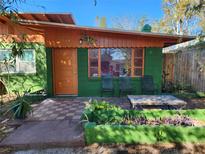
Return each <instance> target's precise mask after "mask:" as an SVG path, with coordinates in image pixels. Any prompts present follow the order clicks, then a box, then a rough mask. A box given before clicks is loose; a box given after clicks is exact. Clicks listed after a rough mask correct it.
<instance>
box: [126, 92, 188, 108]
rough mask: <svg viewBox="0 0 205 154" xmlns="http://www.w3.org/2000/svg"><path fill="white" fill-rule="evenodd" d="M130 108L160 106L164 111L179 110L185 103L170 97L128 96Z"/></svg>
mask: <svg viewBox="0 0 205 154" xmlns="http://www.w3.org/2000/svg"><path fill="white" fill-rule="evenodd" d="M128 99H129V101H130V105H131V108H132V109H134V108H135V107H137V108H138V109H142V108H143V106H144V107H150V106H154V107H157V106H160V107H162V108H164V109H179V108H183V107H185V106H186V104H187V103H186V102H185V101H183V100H181V99H179V98H176V97H174V96H172V95H128Z"/></svg>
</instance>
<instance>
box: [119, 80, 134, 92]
mask: <svg viewBox="0 0 205 154" xmlns="http://www.w3.org/2000/svg"><path fill="white" fill-rule="evenodd" d="M133 92H134V89H133V87H132V81H131V78H130V77H120V78H119V96H121V95H122V94H123V93H126V94H131V93H133Z"/></svg>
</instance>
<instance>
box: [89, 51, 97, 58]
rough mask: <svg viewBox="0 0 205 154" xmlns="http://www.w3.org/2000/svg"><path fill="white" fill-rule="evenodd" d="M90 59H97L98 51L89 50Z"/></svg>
mask: <svg viewBox="0 0 205 154" xmlns="http://www.w3.org/2000/svg"><path fill="white" fill-rule="evenodd" d="M89 56H90V58H98V49H89Z"/></svg>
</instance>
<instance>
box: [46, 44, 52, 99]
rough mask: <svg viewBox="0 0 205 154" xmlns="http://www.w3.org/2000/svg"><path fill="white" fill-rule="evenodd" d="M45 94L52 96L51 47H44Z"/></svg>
mask: <svg viewBox="0 0 205 154" xmlns="http://www.w3.org/2000/svg"><path fill="white" fill-rule="evenodd" d="M46 65H47V94H48V96H53V73H52V72H53V70H52V49H51V48H46Z"/></svg>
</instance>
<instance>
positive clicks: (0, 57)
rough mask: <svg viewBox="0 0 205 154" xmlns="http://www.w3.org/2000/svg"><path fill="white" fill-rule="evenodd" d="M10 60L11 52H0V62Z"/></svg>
mask: <svg viewBox="0 0 205 154" xmlns="http://www.w3.org/2000/svg"><path fill="white" fill-rule="evenodd" d="M10 58H11V51H8V50H0V61H4V60H5V59H6V60H9V59H10Z"/></svg>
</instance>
